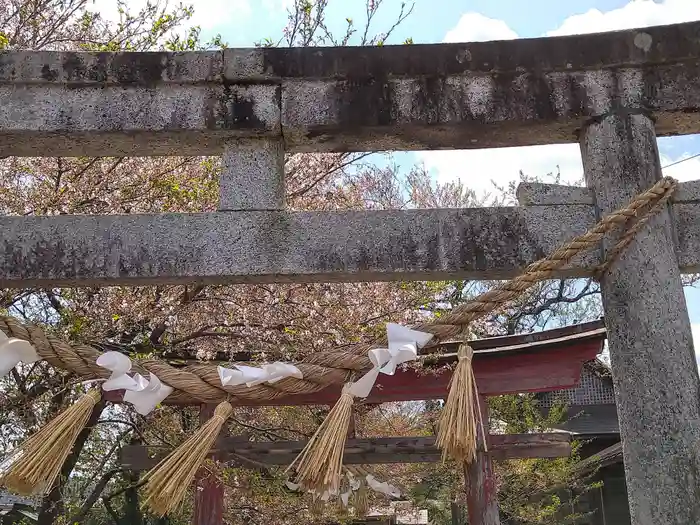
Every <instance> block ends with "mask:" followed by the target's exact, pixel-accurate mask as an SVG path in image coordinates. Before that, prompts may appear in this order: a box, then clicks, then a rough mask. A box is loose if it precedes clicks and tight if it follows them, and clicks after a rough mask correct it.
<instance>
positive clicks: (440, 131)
mask: <svg viewBox="0 0 700 525" xmlns="http://www.w3.org/2000/svg"><path fill="white" fill-rule="evenodd" d="M552 45H553V46H556V44H555V43H552ZM698 83H700V65H698V64H683V65H682V66H676V65H672V66H670V65H659V66H653V67H652V66H648V67H642V66H640V67H637V68H631V67H628V68H610V69H596V70H586V71H561V72H560V71H554V72H548V73H547V72H541V71H523V72H515V73H493V74H485V73H474V72H467V73H464V74H462V75H452V76H446V77H427V76H426V77H416V78H399V79H376V78H368V79H361V80H346V79H341V80H305V81H292V80H285V81H284V82H283V90H282V127H283V131H284V136H285V140H286V141H287V145H288V148H291V149H295V150H309V151H311V150H318V149H322V150H340V151H343V150H359V151H362V150H372V149H397V150H415V149H443V148H450V149H453V148H454V149H469V148H490V147H507V146H527V145H537V144H552V143H566V142H576V141H577V140H578V139H577V137H578V130H579V129H581V127H582V126H583V125H584V124H585V122H587V121H589V120H590V119H594V118H598V117H600V116H601V115H605V114H607V113H609V112H610V111H612V110H614V109H616V108H617V107H620V106H622V107H626V108H628V109H629V110H630V111H635V112H651V113H652V114H653V115H654V117H655V118H656V119H657V132H658V134H659V135H666V134H674V133H681V134H682V133H697V132H700V90H699V89H697V88H696V85H697V84H698Z"/></svg>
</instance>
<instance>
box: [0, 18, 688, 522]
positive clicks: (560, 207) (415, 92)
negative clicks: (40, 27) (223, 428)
mask: <svg viewBox="0 0 700 525" xmlns="http://www.w3.org/2000/svg"><path fill="white" fill-rule="evenodd" d="M698 56H700V23H689V24H680V25H675V26H665V27H656V28H647V29H643V30H631V31H623V32H615V33H607V34H598V35H585V36H573V37H560V38H550V39H532V40H517V41H508V42H487V43H465V44H440V45H409V46H396V47H394V46H383V47H378V48H313V49H229V50H225V51H223V52H196V53H174V54H173V53H124V54H108V53H97V54H87V53H86V54H81V53H59V52H57V53H53V52H6V53H1V54H0V156H6V155H25V156H37V155H51V156H71V155H220V154H222V155H223V158H224V170H223V173H222V176H221V199H220V211H219V212H216V213H201V214H162V215H128V216H89V217H88V216H60V217H0V232H2V234H1V235H2V237H1V239H0V241H1V242H0V286H5V287H33V286H40V287H50V286H85V285H89V286H94V285H110V284H112V285H116V284H123V285H145V284H157V283H159V284H164V283H172V284H184V283H192V282H197V283H236V282H238V283H241V282H243V283H255V282H273V281H274V282H282V281H358V280H389V279H404V280H408V279H414V280H421V279H422V280H427V279H442V278H446V277H449V278H469V279H501V278H508V277H512V276H513V275H515V274H517V273H518V271H520V270H521V269H522V268H523V267H524V266H525V265H526V264H527V263H530V262H532V261H534V260H536V259H537V258H539V257H541V256H542V255H544V254H546V253H548V252H551V251H552V249H553V248H554V247H555V246H556V245H557V244H558V243H560V242H562V241H565V240H567V239H570V238H571V237H573V236H574V235H577V234H581V233H583V232H584V231H585V229H586V228H587V227H588V226H591V225H592V224H594V222H595V221H596V218H597V217H598V216H599V215H601V214H605V213H607V212H610V211H612V210H614V209H616V208H618V207H620V206H621V205H623V204H624V203H626V202H627V201H628V200H629V199H630V198H631V197H632V196H633V195H635V194H637V193H639V192H640V191H643V190H645V189H646V188H648V187H649V186H651V184H653V183H654V182H655V181H657V180H658V179H659V178H660V176H661V168H660V165H659V155H658V151H657V146H656V137H657V135H673V134H682V133H698V132H700V88H698V86H699V85H700V61H699V60H698V58H697V57H698ZM564 142H571V143H576V142H577V143H579V144H580V145H581V152H582V156H583V164H584V170H585V177H586V181H587V185H588V189H589V191H588V192H585V194H584V193H582V192H580V191H578V190H571V191H568V190H566V189H564V188H551V187H549V188H547V191H546V192H545V194H544V195H543V194H541V193H538V194H537V195H535V197H537V198H535V199H534V200H533V201H532V202H531V203H530V205H528V206H522V207H513V208H474V209H449V210H410V211H360V212H289V211H285V210H284V199H283V195H284V173H283V168H282V166H283V158H284V157H283V154H284V152H285V151H287V152H304V151H376V150H386V149H393V150H415V149H464V148H491V147H502V146H516V145H533V144H553V143H564ZM480 175H481V176H483V175H482V174H480ZM563 194H565V195H566V197H565V196H563ZM531 196H532V195H531ZM538 196H539V197H538ZM699 196H700V192H698V186H697V185H696V184H686V185H684V186H682V187H681V190H680V191H679V192H678V193H677V194H676V196H675V199H674V201H673V202H672V204H671V205H669V206H668V209H666V210H664V211H663V212H662V213H660V214H658V215H656V216H655V217H654V218H652V219H651V220H650V221H649V224H648V226H647V227H646V228H645V229H644V230H643V231H641V232H640V233H639V234H638V235H637V236H636V237H635V240H634V241H633V242H632V244H631V245H630V246H629V247H628V248H627V250H626V251H625V253H623V254H622V256H621V257H620V259H619V260H618V261H617V264H616V265H615V266H614V267H613V268H612V270H611V271H610V272H609V273H608V274H607V275H606V276H605V277H604V279H603V282H602V289H603V303H604V307H605V312H606V316H605V319H606V324H607V328H608V334H609V342H610V350H611V355H612V366H613V375H614V379H615V387H616V391H617V394H616V395H617V406H618V410H619V419H620V430H621V435H622V439H623V450H624V458H625V469H626V476H627V486H628V491H629V500H630V511H631V516H632V523H634V524H635V525H652V524H653V525H670V524H688V523H697V522H700V490H698V488H699V487H698V486H699V482H698V476H700V379H699V378H698V372H697V366H696V363H695V359H694V355H693V345H692V339H691V331H690V323H689V320H688V314H687V311H686V307H685V302H684V296H683V290H682V285H681V279H680V274H681V272H695V271H698V269H699V268H700V264H699V263H700V255H698V254H700V224H699V222H700V209H699V208H698V198H699ZM569 198H570V199H571V200H567V199H569ZM538 199H540V200H538ZM614 242H615V240H614V239H608V240H607V241H606V242H605V243H603V245H602V246H601V249H600V251H599V252H598V253H592V254H588V255H586V256H584V257H580V258H578V259H577V260H576V262H575V264H573V265H572V266H571V267H570V268H567V269H566V270H563V271H561V272H558V274H557V275H558V276H567V277H573V276H583V275H588V274H589V273H590V271H591V269H592V268H594V267H595V266H596V265H598V264H600V263H601V262H602V261H603V260H604V258H605V252H606V249H607V248H608V247H609V246H612V245H614V244H611V243H614Z"/></svg>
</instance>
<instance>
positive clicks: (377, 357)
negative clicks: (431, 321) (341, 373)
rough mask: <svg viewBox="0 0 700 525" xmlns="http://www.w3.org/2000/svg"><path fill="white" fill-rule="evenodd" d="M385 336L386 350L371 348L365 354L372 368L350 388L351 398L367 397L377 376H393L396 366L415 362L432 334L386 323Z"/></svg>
mask: <svg viewBox="0 0 700 525" xmlns="http://www.w3.org/2000/svg"><path fill="white" fill-rule="evenodd" d="M386 336H387V337H386V338H387V342H388V344H387V347H388V348H373V349H371V350H370V351H369V352H368V353H367V355H368V357H369V360H370V361H371V362H372V365H373V368H372V370H370V371H369V372H367V373H366V374H365V375H363V376H362V377H361V378H360V379H358V380H357V381H355V382H354V383H353V384H352V385H351V386H350V393H351V394H352V395H353V396H355V397H367V396H368V395H369V393H370V392H371V391H372V387H373V386H374V383H375V382H376V381H377V378H378V377H379V374H387V375H394V372H396V367H397V366H398V365H400V364H401V363H407V362H409V361H414V360H416V359H417V358H418V349H419V348H422V347H423V346H425V345H426V344H428V342H429V341H430V340H431V339H432V338H433V334H428V333H425V332H419V331H418V330H411V329H410V328H406V327H405V326H401V325H400V324H394V323H387V325H386Z"/></svg>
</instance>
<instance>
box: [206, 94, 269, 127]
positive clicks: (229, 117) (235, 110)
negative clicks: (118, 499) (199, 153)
mask: <svg viewBox="0 0 700 525" xmlns="http://www.w3.org/2000/svg"><path fill="white" fill-rule="evenodd" d="M205 106H206V107H205V112H206V114H205V115H204V120H205V122H206V126H207V128H208V129H221V130H236V129H263V128H265V123H264V122H263V121H262V120H261V119H260V118H259V117H258V115H257V113H256V111H255V110H256V103H255V99H254V98H253V97H252V96H245V95H242V94H241V93H240V92H239V90H237V89H236V88H235V87H232V86H224V88H223V92H222V93H221V94H220V95H219V96H209V97H208V98H207V101H206V104H205Z"/></svg>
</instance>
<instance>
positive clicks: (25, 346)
mask: <svg viewBox="0 0 700 525" xmlns="http://www.w3.org/2000/svg"><path fill="white" fill-rule="evenodd" d="M38 360H39V356H38V355H37V353H36V350H34V347H33V346H32V345H31V343H30V342H29V341H24V340H23V339H16V338H14V337H7V335H6V334H5V332H3V331H2V330H0V377H4V376H5V375H7V374H8V373H9V372H10V370H12V369H13V368H14V367H16V366H17V365H18V364H19V363H20V362H21V363H24V364H29V363H34V362H35V361H38Z"/></svg>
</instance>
